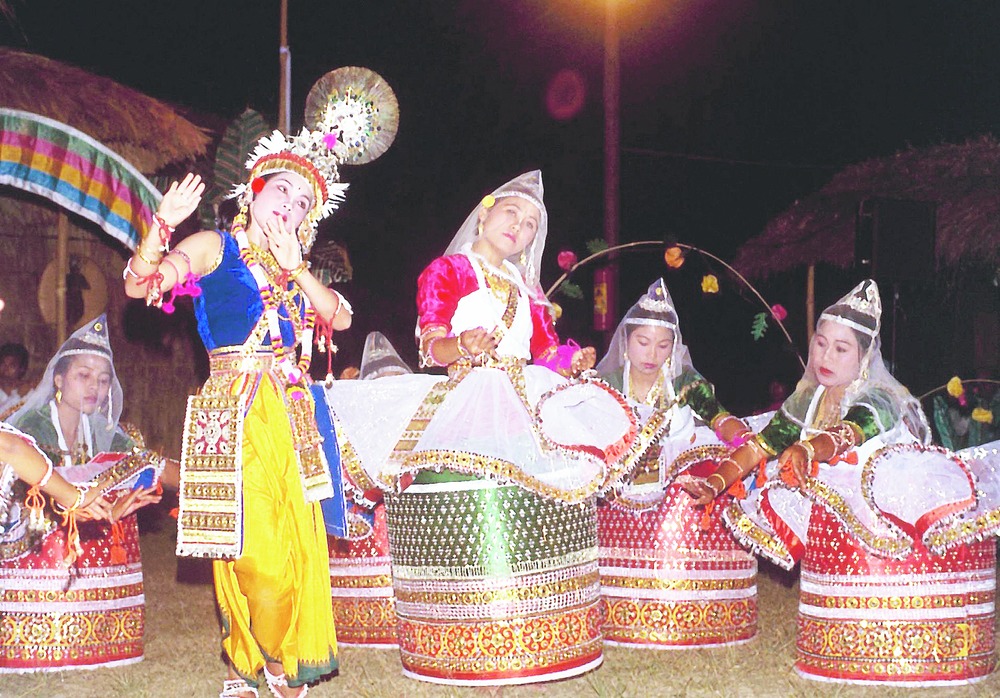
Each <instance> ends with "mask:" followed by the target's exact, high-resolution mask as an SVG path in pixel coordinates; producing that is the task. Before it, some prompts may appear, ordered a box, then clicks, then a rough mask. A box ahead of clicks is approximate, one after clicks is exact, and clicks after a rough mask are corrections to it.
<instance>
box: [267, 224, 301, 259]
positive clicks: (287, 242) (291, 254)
mask: <svg viewBox="0 0 1000 698" xmlns="http://www.w3.org/2000/svg"><path fill="white" fill-rule="evenodd" d="M264 235H265V236H266V237H267V244H268V249H270V250H271V254H272V255H274V259H275V261H277V262H278V266H280V267H281V268H282V269H284V270H285V271H292V270H293V269H295V268H296V267H297V266H299V265H300V264H301V263H302V247H301V246H300V245H299V238H298V236H297V235H296V234H295V231H294V230H289V229H288V228H286V227H285V222H284V221H283V220H282V219H281V218H280V217H278V216H275V217H273V218H268V219H266V220H265V221H264Z"/></svg>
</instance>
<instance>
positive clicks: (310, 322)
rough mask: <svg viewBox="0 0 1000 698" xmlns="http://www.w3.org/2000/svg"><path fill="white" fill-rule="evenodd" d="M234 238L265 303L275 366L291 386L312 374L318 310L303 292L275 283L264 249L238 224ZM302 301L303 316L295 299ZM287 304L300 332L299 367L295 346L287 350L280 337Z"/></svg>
mask: <svg viewBox="0 0 1000 698" xmlns="http://www.w3.org/2000/svg"><path fill="white" fill-rule="evenodd" d="M233 237H234V238H236V244H237V245H238V246H239V249H240V259H242V260H243V263H244V264H246V265H247V269H249V270H250V274H251V275H252V276H253V279H254V281H255V282H256V283H257V290H258V292H259V293H260V300H261V302H263V304H264V317H265V319H266V321H267V329H268V332H269V333H270V335H271V349H272V350H273V351H274V359H275V364H276V365H277V366H278V369H279V370H280V371H281V373H282V374H283V375H284V376H285V378H286V379H287V381H288V382H289V383H290V384H294V383H298V382H299V381H300V380H302V377H303V376H304V375H306V374H307V373H308V372H309V366H310V365H311V364H312V350H313V329H314V328H315V326H316V311H315V310H314V309H313V307H312V304H311V303H310V302H309V297H308V296H306V295H305V294H304V293H297V292H295V291H294V287H293V290H291V291H290V290H289V289H288V287H287V286H286V287H282V286H281V285H276V284H275V283H274V281H273V280H272V279H273V276H276V275H277V273H273V274H270V273H269V270H268V268H267V267H266V266H265V265H266V262H265V261H264V260H262V258H265V259H266V257H265V255H264V253H263V250H260V249H259V248H257V247H256V246H254V245H252V244H251V243H250V239H249V238H248V237H247V232H246V229H245V228H244V227H243V226H242V225H240V224H239V223H236V224H234V225H233ZM296 296H298V297H299V298H301V299H302V307H303V313H301V314H300V313H299V309H298V304H297V303H296V302H295V297H296ZM282 305H284V306H285V308H286V309H287V310H288V315H289V317H288V320H289V321H290V322H291V323H292V327H293V328H294V329H295V330H298V331H299V337H300V339H301V344H302V354H301V357H300V358H299V361H298V364H296V363H295V347H294V346H293V347H286V346H285V345H284V341H283V340H282V338H281V324H280V320H281V318H280V317H279V315H278V310H279V308H280V307H281V306H282Z"/></svg>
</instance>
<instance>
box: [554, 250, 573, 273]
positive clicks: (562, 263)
mask: <svg viewBox="0 0 1000 698" xmlns="http://www.w3.org/2000/svg"><path fill="white" fill-rule="evenodd" d="M576 262H577V257H576V253H575V252H573V251H572V250H563V251H562V252H560V253H559V256H558V257H556V264H558V265H559V268H560V269H562V270H563V271H572V270H573V265H574V264H576Z"/></svg>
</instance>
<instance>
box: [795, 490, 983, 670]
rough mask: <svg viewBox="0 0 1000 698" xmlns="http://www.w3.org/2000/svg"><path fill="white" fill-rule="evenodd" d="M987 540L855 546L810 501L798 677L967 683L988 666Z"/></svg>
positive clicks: (835, 520) (848, 537) (840, 529)
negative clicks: (903, 550) (882, 549)
mask: <svg viewBox="0 0 1000 698" xmlns="http://www.w3.org/2000/svg"><path fill="white" fill-rule="evenodd" d="M995 597H996V542H995V541H994V540H993V539H992V538H988V539H986V540H984V541H982V542H978V543H967V544H962V545H959V546H956V547H953V548H951V549H949V550H947V551H945V553H944V554H942V555H932V554H931V553H929V552H928V551H927V550H926V548H923V547H922V546H920V545H919V544H918V546H917V547H915V549H914V551H913V552H911V553H910V554H909V555H908V556H907V557H906V558H904V559H902V560H889V559H885V558H881V557H876V556H874V555H872V554H870V553H869V552H867V551H866V550H865V549H863V548H862V547H861V546H860V545H859V544H858V542H857V540H856V539H855V538H853V537H852V536H851V535H850V534H849V533H848V532H847V530H846V529H845V528H844V527H843V526H842V525H841V524H840V522H839V521H838V520H837V518H836V517H834V516H833V515H832V514H830V513H829V512H827V511H826V510H825V509H824V508H823V507H813V509H812V514H811V516H810V521H809V546H808V548H807V550H806V554H805V557H804V558H803V560H802V576H801V590H800V597H799V613H798V637H797V640H796V655H797V661H796V664H795V668H796V670H797V671H798V673H799V674H800V675H802V676H803V677H805V678H810V679H817V680H821V681H841V682H848V683H878V684H904V685H910V686H933V685H947V684H963V683H971V682H973V681H975V680H977V679H981V678H983V677H985V676H986V675H988V674H989V673H990V672H992V671H993V669H994V668H995V666H996V653H995V637H994V623H995V618H996V610H995Z"/></svg>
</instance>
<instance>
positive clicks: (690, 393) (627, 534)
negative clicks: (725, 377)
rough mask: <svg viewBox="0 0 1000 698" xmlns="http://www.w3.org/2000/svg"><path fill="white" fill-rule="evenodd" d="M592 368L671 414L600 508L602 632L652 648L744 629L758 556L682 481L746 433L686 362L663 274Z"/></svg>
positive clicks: (753, 623) (752, 617) (740, 637)
mask: <svg viewBox="0 0 1000 698" xmlns="http://www.w3.org/2000/svg"><path fill="white" fill-rule="evenodd" d="M597 372H598V374H599V375H600V376H601V377H602V378H603V379H604V380H605V381H607V382H608V383H609V384H611V385H612V386H614V387H615V388H617V389H619V390H621V391H622V392H623V393H624V394H625V396H626V397H627V398H628V399H629V400H630V401H632V402H634V403H637V404H645V405H649V406H651V407H654V408H656V409H657V410H665V411H666V414H667V415H668V418H669V428H668V431H667V432H666V434H665V435H664V436H663V438H662V439H661V440H660V442H659V457H658V458H656V457H654V458H648V459H646V460H644V461H643V466H642V467H640V468H639V469H638V471H637V473H636V474H635V475H634V476H633V477H632V479H631V480H630V482H629V484H628V485H626V486H625V487H623V488H622V489H621V490H620V491H619V492H617V494H616V496H614V497H612V496H609V497H607V500H606V501H605V502H602V503H601V504H599V505H598V508H597V535H598V539H599V541H600V551H601V559H600V564H601V592H602V594H603V596H604V603H605V605H606V608H607V620H606V621H605V624H604V636H605V639H606V640H607V641H610V642H613V643H616V644H623V645H630V646H639V647H652V648H658V649H669V648H685V647H705V646H712V645H720V644H731V643H736V642H743V641H746V640H748V639H750V638H751V637H753V636H754V635H755V634H756V632H757V587H756V573H757V563H756V559H755V558H754V556H753V555H751V554H749V553H747V552H746V551H745V550H743V548H741V547H740V546H739V545H738V544H737V543H736V541H735V540H733V537H732V536H731V535H730V533H729V531H728V530H727V529H726V527H725V525H724V524H723V522H722V519H721V515H720V513H721V510H720V509H719V508H713V509H712V510H710V511H707V512H703V510H700V509H698V508H696V507H695V506H694V504H693V503H692V501H691V498H690V497H689V496H688V495H687V494H686V493H685V492H684V491H683V490H682V488H681V486H680V484H679V483H680V482H683V481H685V480H687V479H690V478H691V477H692V476H697V475H701V476H702V477H703V476H704V475H706V474H708V472H710V471H711V468H712V467H713V465H712V460H711V459H712V458H714V459H716V460H718V459H720V458H722V457H723V456H725V455H727V454H728V453H729V451H730V450H731V446H730V444H733V443H734V442H735V443H738V442H739V441H740V440H741V439H746V438H748V437H749V435H750V432H749V430H748V429H747V427H746V425H745V424H744V423H743V422H742V421H741V420H740V419H738V418H736V417H734V416H732V415H731V414H729V413H728V412H726V411H725V410H724V409H723V408H722V406H721V405H720V404H719V402H718V400H717V399H716V397H715V391H714V389H713V387H712V385H711V384H710V383H709V382H708V381H706V380H705V379H704V378H703V377H702V376H701V375H700V374H699V373H698V372H697V371H696V370H695V369H694V366H692V364H691V357H690V354H689V352H688V348H687V346H686V345H685V344H684V342H683V340H682V338H681V331H680V327H679V326H678V322H677V312H676V310H675V308H674V304H673V301H672V299H671V298H670V292H669V291H667V288H666V285H664V283H663V280H662V279H659V280H657V281H656V282H654V283H653V284H652V285H650V287H649V290H648V291H647V292H646V294H645V295H644V296H642V297H641V298H640V299H639V300H638V302H636V304H635V305H633V306H632V307H631V308H630V309H629V311H628V312H627V313H626V314H625V317H624V318H623V319H622V321H621V323H619V325H618V328H617V329H616V330H615V333H614V335H613V337H612V340H611V346H610V347H609V349H608V353H607V355H605V357H604V358H603V359H602V360H601V362H600V363H599V364H598V365H597ZM696 420H697V421H696ZM713 429H714V430H713Z"/></svg>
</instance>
